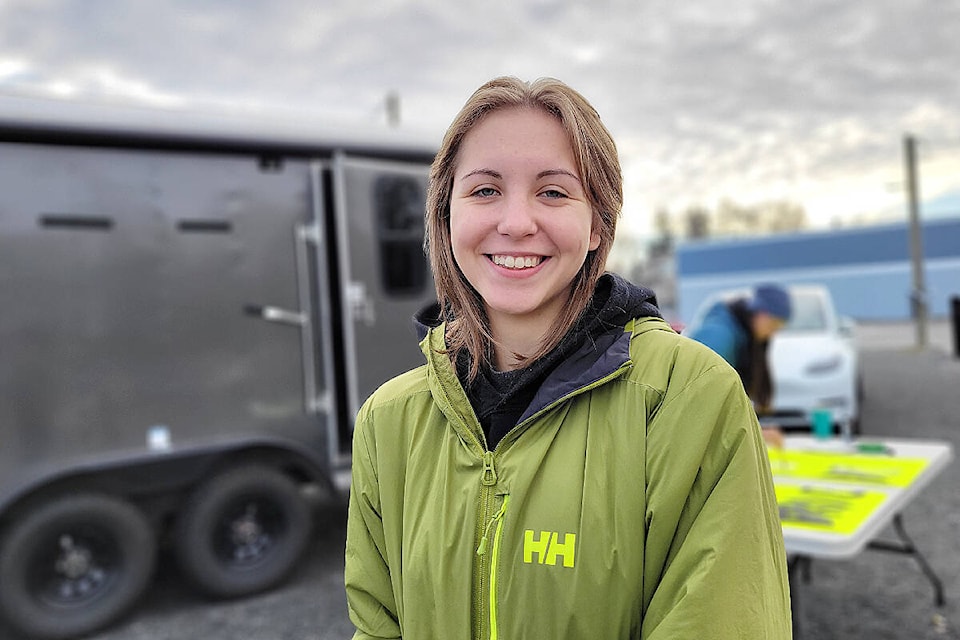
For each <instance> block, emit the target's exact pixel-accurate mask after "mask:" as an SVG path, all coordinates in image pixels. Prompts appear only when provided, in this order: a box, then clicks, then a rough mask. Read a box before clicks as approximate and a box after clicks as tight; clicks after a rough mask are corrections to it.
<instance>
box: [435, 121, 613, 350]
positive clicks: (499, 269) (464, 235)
mask: <svg viewBox="0 0 960 640" xmlns="http://www.w3.org/2000/svg"><path fill="white" fill-rule="evenodd" d="M450 234H451V240H452V243H453V255H454V258H455V259H456V261H457V264H458V265H459V267H460V269H461V271H463V274H464V275H465V276H466V278H467V280H468V281H469V282H470V284H471V285H473V287H474V288H475V289H476V290H477V291H478V292H479V293H480V296H481V297H482V298H483V301H484V303H485V306H486V311H487V314H488V317H489V319H490V323H491V328H492V329H493V330H494V332H495V334H496V333H497V331H498V328H507V327H510V326H518V325H516V324H515V323H516V322H518V321H522V322H523V323H524V326H525V327H526V328H527V329H528V330H529V329H535V328H539V329H540V330H541V331H543V332H545V331H546V330H547V329H548V328H549V327H550V325H551V324H552V323H553V321H554V319H555V318H556V317H557V316H558V315H559V314H560V312H561V310H562V309H563V305H564V304H565V303H566V302H567V298H568V296H569V292H570V284H571V282H572V280H573V278H574V276H575V275H576V274H577V272H578V271H579V270H580V268H581V266H583V263H584V259H585V258H586V255H587V252H588V251H590V250H593V249H596V248H597V247H598V246H599V244H600V235H599V234H598V233H596V232H594V230H593V212H592V210H591V207H590V204H589V202H588V201H587V197H586V192H585V190H584V185H583V183H582V182H581V176H580V175H579V172H578V171H577V165H576V162H575V161H574V155H573V150H572V149H571V147H570V143H569V141H568V139H567V134H566V132H565V131H564V129H563V127H562V126H561V125H560V123H559V122H558V121H557V120H556V119H555V118H553V117H552V116H550V115H548V114H547V113H545V112H543V111H541V110H538V109H530V108H506V109H501V110H498V111H494V112H493V113H491V114H489V115H487V116H485V117H484V118H483V119H482V120H481V121H480V122H479V123H478V124H477V125H475V126H474V127H473V129H472V130H471V131H470V132H469V133H468V134H467V135H466V136H465V137H464V139H463V142H462V143H461V147H460V151H459V154H458V156H457V163H456V170H455V174H454V180H453V190H452V193H451V198H450Z"/></svg>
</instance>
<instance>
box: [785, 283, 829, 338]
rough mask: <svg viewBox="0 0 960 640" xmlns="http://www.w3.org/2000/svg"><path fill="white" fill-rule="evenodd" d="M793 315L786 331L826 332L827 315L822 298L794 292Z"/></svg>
mask: <svg viewBox="0 0 960 640" xmlns="http://www.w3.org/2000/svg"><path fill="white" fill-rule="evenodd" d="M792 303H793V314H792V315H791V317H790V322H788V323H787V326H785V327H784V328H783V330H784V331H824V330H825V329H826V328H827V315H826V311H825V310H824V308H823V300H822V299H821V298H820V296H818V295H816V294H812V293H805V292H803V291H793V292H792Z"/></svg>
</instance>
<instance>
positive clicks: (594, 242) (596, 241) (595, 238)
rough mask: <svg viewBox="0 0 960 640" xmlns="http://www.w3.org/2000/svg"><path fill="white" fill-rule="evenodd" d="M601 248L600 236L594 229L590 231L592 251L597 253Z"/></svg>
mask: <svg viewBox="0 0 960 640" xmlns="http://www.w3.org/2000/svg"><path fill="white" fill-rule="evenodd" d="M599 246H600V234H599V233H598V232H597V231H594V230H593V229H591V230H590V245H589V250H590V251H596V249H597V247H599Z"/></svg>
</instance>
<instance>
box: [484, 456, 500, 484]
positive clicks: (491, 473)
mask: <svg viewBox="0 0 960 640" xmlns="http://www.w3.org/2000/svg"><path fill="white" fill-rule="evenodd" d="M480 482H481V483H482V484H483V486H485V487H492V486H493V485H495V484H497V470H496V469H495V468H494V466H493V451H484V453H483V477H482V478H481V480H480Z"/></svg>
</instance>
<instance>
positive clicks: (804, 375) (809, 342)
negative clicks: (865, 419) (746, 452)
mask: <svg viewBox="0 0 960 640" xmlns="http://www.w3.org/2000/svg"><path fill="white" fill-rule="evenodd" d="M787 289H788V291H789V292H790V299H791V302H792V306H793V314H792V317H791V319H790V322H789V323H788V324H787V325H786V326H785V327H784V328H783V329H782V330H780V331H779V332H778V333H777V334H776V335H774V337H773V339H772V340H771V343H770V349H769V352H768V357H769V359H770V369H771V375H772V376H773V384H774V396H773V403H772V405H773V415H770V416H764V418H763V422H764V423H767V422H769V423H771V424H777V425H780V426H781V427H784V428H787V429H789V428H795V427H805V428H809V427H810V424H811V414H812V412H813V411H814V410H815V409H828V410H829V411H830V413H831V416H832V419H833V425H834V428H835V429H836V430H838V431H839V430H841V429H842V428H843V427H844V425H849V427H850V432H851V433H853V434H857V433H860V404H861V401H862V399H863V380H862V373H861V369H860V358H859V354H858V351H857V346H856V343H855V340H854V326H855V325H854V321H853V319H851V318H848V317H846V316H838V315H837V312H836V308H835V307H834V304H833V298H832V296H831V295H830V291H829V290H828V289H827V288H826V287H824V286H821V285H813V284H810V285H790V286H788V287H787ZM749 296H750V290H749V289H738V290H729V291H722V292H719V293H717V294H714V295H713V296H711V297H709V298H708V299H707V300H705V301H704V302H703V304H702V305H701V306H700V307H699V308H698V309H697V312H696V313H695V314H694V319H693V321H692V322H691V323H690V325H689V326H687V327H686V328H685V329H684V334H686V335H689V334H691V333H692V332H693V331H695V330H696V328H697V327H698V326H699V324H700V323H701V322H702V320H703V317H704V316H705V315H706V313H707V311H708V310H709V309H710V308H711V307H712V306H713V305H714V304H716V303H717V302H718V301H720V300H725V301H730V300H733V299H735V298H739V297H749Z"/></svg>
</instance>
